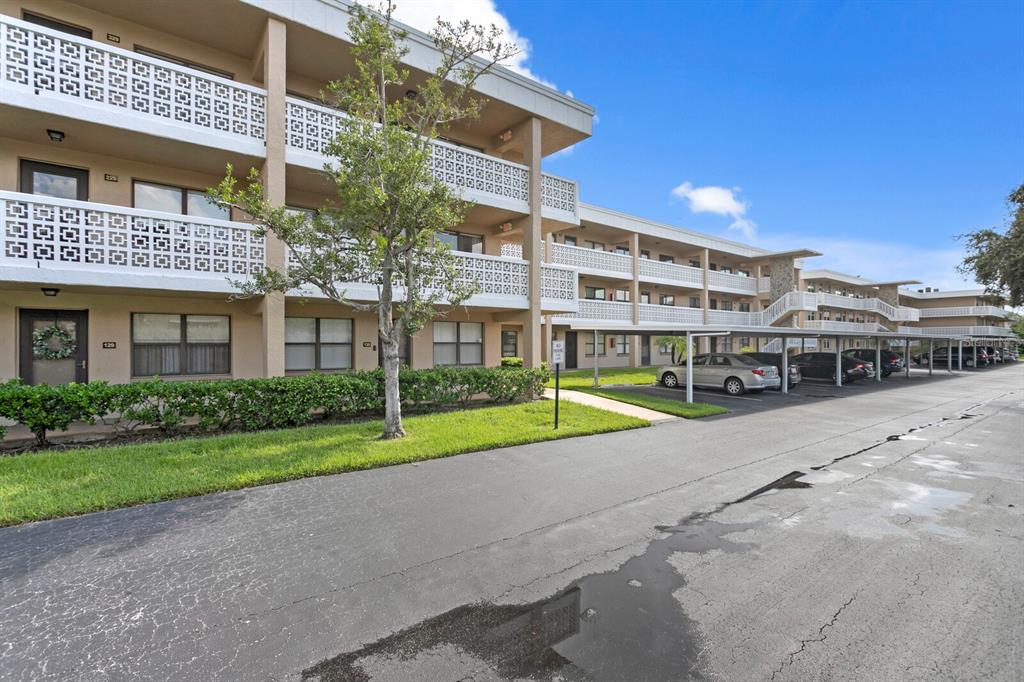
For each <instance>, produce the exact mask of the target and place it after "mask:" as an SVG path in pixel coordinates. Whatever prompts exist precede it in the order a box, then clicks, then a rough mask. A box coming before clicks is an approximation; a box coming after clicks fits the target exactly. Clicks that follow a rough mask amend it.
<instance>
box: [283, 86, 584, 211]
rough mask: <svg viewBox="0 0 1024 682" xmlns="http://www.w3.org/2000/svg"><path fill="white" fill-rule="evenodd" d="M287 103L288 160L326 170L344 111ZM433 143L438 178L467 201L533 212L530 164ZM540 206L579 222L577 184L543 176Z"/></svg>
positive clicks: (433, 165)
mask: <svg viewBox="0 0 1024 682" xmlns="http://www.w3.org/2000/svg"><path fill="white" fill-rule="evenodd" d="M286 107H287V108H286V110H285V145H286V151H285V154H286V159H287V161H288V163H291V164H295V165H299V166H305V167H307V168H316V169H321V168H323V166H324V153H325V152H326V150H327V147H328V145H329V144H330V142H331V140H333V139H334V138H335V136H336V135H337V134H338V130H339V129H340V127H341V120H342V118H343V117H344V116H345V114H343V113H342V112H340V111H338V110H337V109H332V108H330V107H325V106H323V105H320V104H315V103H313V102H307V101H305V100H301V99H298V98H296V97H288V98H287V104H286ZM432 144H433V152H432V154H431V156H430V169H431V171H432V172H433V173H434V177H436V178H438V179H439V180H441V181H443V182H445V183H447V184H448V185H449V186H451V187H453V188H455V189H458V190H459V191H460V192H461V196H462V198H463V199H465V200H466V201H472V202H474V203H478V204H483V205H486V206H494V207H496V208H502V209H506V210H509V211H515V212H517V213H529V212H530V204H529V202H530V195H529V192H530V169H529V168H527V167H526V166H524V165H522V164H520V163H514V162H512V161H506V160H504V159H500V158H498V157H496V156H489V155H487V154H483V153H481V152H478V151H476V150H474V149H468V148H466V147H460V146H458V145H454V144H450V143H448V142H444V141H442V140H434V141H433V143H432ZM541 206H542V209H543V210H542V215H543V217H545V218H549V219H551V220H557V221H560V222H566V223H570V224H573V225H578V224H579V222H580V221H579V187H578V185H577V184H576V182H574V181H572V180H566V179H565V178H559V177H557V176H554V175H547V174H544V175H543V177H542V184H541Z"/></svg>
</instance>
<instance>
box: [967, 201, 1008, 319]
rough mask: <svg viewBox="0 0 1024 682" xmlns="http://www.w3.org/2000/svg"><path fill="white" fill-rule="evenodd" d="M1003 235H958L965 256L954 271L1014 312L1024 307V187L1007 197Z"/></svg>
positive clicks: (988, 232)
mask: <svg viewBox="0 0 1024 682" xmlns="http://www.w3.org/2000/svg"><path fill="white" fill-rule="evenodd" d="M1007 203H1008V204H1009V207H1010V217H1009V219H1008V220H1007V222H1008V225H1007V227H1006V229H1005V230H1004V231H999V230H995V229H983V230H978V231H976V232H971V233H969V234H966V235H961V236H960V238H961V239H963V240H964V241H965V242H966V248H967V256H966V257H965V258H964V260H963V263H961V264H960V266H959V267H958V268H957V269H958V270H959V271H960V272H961V273H963V274H965V275H968V276H973V277H974V279H975V280H976V281H977V282H978V283H979V284H981V285H983V286H984V287H985V290H986V291H988V293H990V294H992V295H993V296H998V297H999V298H1001V299H1003V300H1005V301H1006V302H1007V303H1009V304H1010V305H1011V306H1013V307H1014V308H1018V307H1020V306H1022V305H1024V184H1021V185H1020V187H1018V188H1017V189H1015V190H1014V191H1013V192H1011V193H1010V196H1009V197H1008V198H1007Z"/></svg>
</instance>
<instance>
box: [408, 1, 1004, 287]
mask: <svg viewBox="0 0 1024 682" xmlns="http://www.w3.org/2000/svg"><path fill="white" fill-rule="evenodd" d="M412 1H413V2H414V3H415V0H412ZM406 2H407V3H408V2H410V0H406ZM423 5H424V7H430V6H432V7H433V8H434V9H435V10H436V11H434V12H433V14H434V15H435V16H436V14H437V13H443V14H445V15H447V16H451V15H452V14H451V13H452V11H453V10H451V8H452V7H453V4H452V3H450V2H444V3H442V2H437V3H435V2H424V3H423ZM454 5H456V6H459V9H458V10H455V11H458V12H464V13H466V14H468V15H469V16H471V17H473V18H474V19H476V20H490V19H492V18H496V20H497V21H498V22H499V24H501V23H502V22H504V23H505V26H504V27H505V28H507V29H508V30H510V31H511V32H512V34H513V35H515V36H517V37H518V39H519V40H520V41H521V42H522V43H523V45H524V46H526V48H527V49H526V51H525V52H524V54H523V55H522V56H521V57H520V59H519V60H518V63H517V64H515V65H514V66H515V67H516V68H518V69H520V70H528V71H529V72H530V73H532V74H533V75H535V76H536V77H538V78H540V79H543V80H544V81H547V82H549V83H552V84H554V85H555V86H556V87H558V88H559V89H560V90H562V91H568V92H571V93H572V94H573V95H574V96H575V97H577V98H579V99H580V100H582V101H584V102H587V103H588V104H591V105H593V106H594V107H595V109H596V110H597V116H598V119H597V121H596V125H595V126H594V134H593V137H592V138H590V139H588V140H586V141H584V142H582V143H580V144H578V145H576V146H575V147H574V148H572V150H571V151H569V152H567V153H562V154H559V155H558V156H557V157H555V158H548V159H546V160H545V164H544V165H545V169H546V170H548V171H549V172H552V173H557V174H559V175H564V176H566V177H570V178H574V179H576V180H578V181H579V183H580V195H581V197H582V199H583V200H584V201H587V202H592V203H598V204H601V205H604V206H608V207H610V208H615V209H619V210H623V211H626V212H630V213H635V214H637V215H641V216H644V217H648V218H652V219H655V220H660V221H664V222H667V223H670V224H674V225H679V226H683V227H687V228H691V229H697V230H701V231H705V232H709V233H713V234H719V235H723V236H729V237H732V238H734V239H739V240H742V241H753V243H756V244H758V245H761V246H764V247H766V248H791V247H793V246H796V245H803V246H808V247H810V248H817V249H818V250H821V251H824V252H825V253H826V256H825V257H823V258H817V259H812V260H808V261H807V263H806V267H832V268H836V269H841V270H843V271H846V272H850V273H853V274H860V275H863V276H866V277H872V278H894V277H900V278H903V277H914V278H918V279H921V280H924V281H925V283H926V284H931V285H936V286H939V287H941V288H946V289H949V288H955V287H956V286H959V285H960V284H962V282H961V280H960V277H959V276H958V275H957V274H956V273H955V272H954V271H953V266H954V265H955V264H956V263H958V262H959V260H960V257H961V249H960V247H959V245H958V244H957V243H956V241H955V240H954V236H955V235H956V234H959V233H962V232H965V231H968V230H971V229H974V228H978V227H991V226H999V225H1002V224H1003V221H1004V220H1005V217H1006V214H1007V209H1006V205H1005V197H1006V195H1007V194H1009V192H1010V190H1011V189H1012V188H1013V187H1015V186H1016V185H1017V184H1019V183H1021V182H1022V181H1024V48H1022V45H1024V3H1022V2H1017V1H1009V2H973V3H956V2H943V3H915V2H888V3H883V2H874V3H864V2H828V3H826V2H815V3H802V2H779V3H764V2H762V3H745V2H708V3H701V2H621V1H620V2H568V1H563V2H540V1H522V0H497V1H496V2H492V0H463V2H461V3H460V2H455V3H454ZM407 7H408V5H407ZM442 8H443V9H442ZM488 12H489V13H490V14H488ZM424 13H425V14H429V13H430V12H427V11H426V10H425V9H424ZM410 23H414V22H412V21H410ZM684 183H689V184H688V185H684ZM681 185H682V188H681V189H680V190H678V191H677V192H676V193H675V194H673V189H675V188H678V187H680V186H681ZM709 188H710V189H709ZM714 188H720V189H718V190H715V189H714ZM703 190H707V191H703ZM695 210H696V212H695ZM730 226H733V227H732V228H730ZM906 247H911V248H906Z"/></svg>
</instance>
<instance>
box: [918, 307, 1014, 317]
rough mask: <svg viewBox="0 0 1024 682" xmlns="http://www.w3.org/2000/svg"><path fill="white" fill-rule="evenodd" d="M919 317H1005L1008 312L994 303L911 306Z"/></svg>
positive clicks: (1007, 315)
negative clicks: (941, 306) (943, 306)
mask: <svg viewBox="0 0 1024 682" xmlns="http://www.w3.org/2000/svg"><path fill="white" fill-rule="evenodd" d="M913 310H917V312H918V313H919V314H920V317H921V318H922V319H923V318H928V317H998V318H1000V319H1006V318H1007V317H1009V312H1008V311H1007V310H1005V309H1004V308H1000V307H998V306H994V305H965V306H954V307H950V308H919V309H918V308H913Z"/></svg>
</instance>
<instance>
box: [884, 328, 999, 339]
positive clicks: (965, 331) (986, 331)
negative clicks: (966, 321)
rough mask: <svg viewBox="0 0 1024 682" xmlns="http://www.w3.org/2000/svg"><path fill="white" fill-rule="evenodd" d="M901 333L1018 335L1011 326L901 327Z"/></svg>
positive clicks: (957, 336)
mask: <svg viewBox="0 0 1024 682" xmlns="http://www.w3.org/2000/svg"><path fill="white" fill-rule="evenodd" d="M899 333H900V334H910V335H922V336H939V337H943V338H954V339H955V338H962V337H967V336H1002V337H1016V334H1014V333H1013V330H1012V329H1010V328H1009V327H994V326H965V327H900V328H899Z"/></svg>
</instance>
